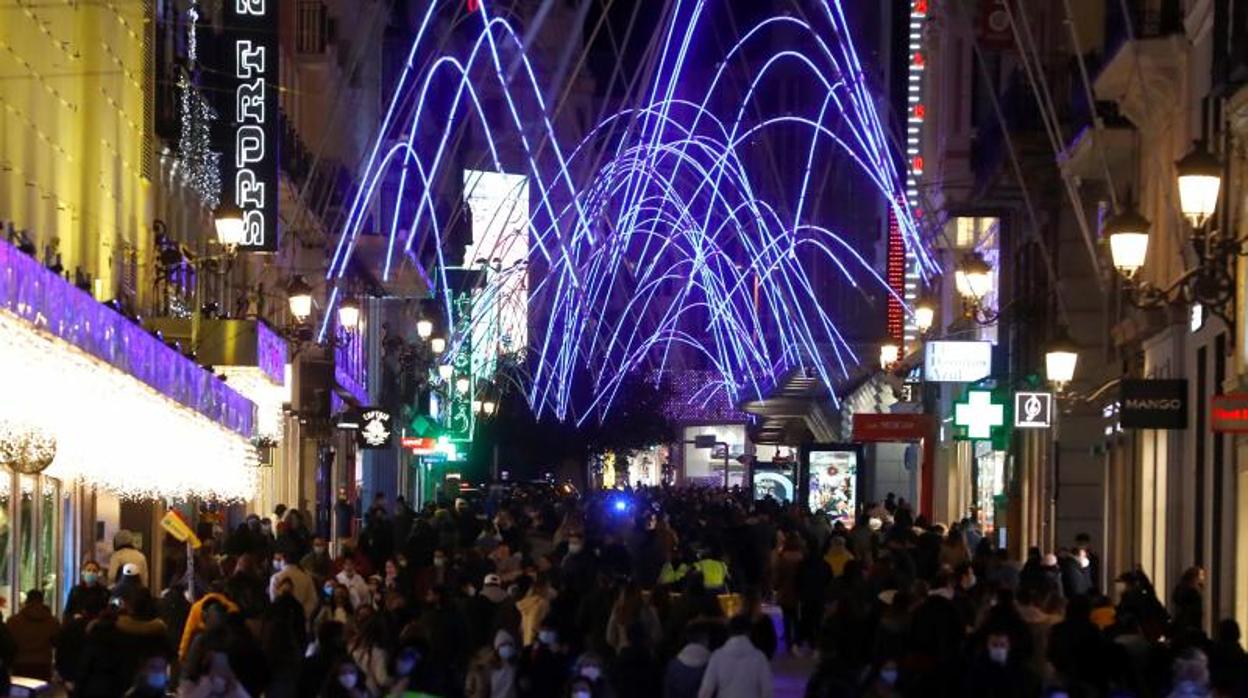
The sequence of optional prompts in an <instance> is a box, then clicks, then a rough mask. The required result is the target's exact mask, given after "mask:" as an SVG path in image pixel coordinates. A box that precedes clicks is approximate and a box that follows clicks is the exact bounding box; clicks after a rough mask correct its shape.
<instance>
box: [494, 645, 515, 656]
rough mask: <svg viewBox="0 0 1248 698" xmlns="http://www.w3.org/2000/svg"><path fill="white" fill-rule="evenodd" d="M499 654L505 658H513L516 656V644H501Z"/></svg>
mask: <svg viewBox="0 0 1248 698" xmlns="http://www.w3.org/2000/svg"><path fill="white" fill-rule="evenodd" d="M498 656H500V657H502V658H503V659H511V658H512V657H514V656H516V647H515V645H499V647H498Z"/></svg>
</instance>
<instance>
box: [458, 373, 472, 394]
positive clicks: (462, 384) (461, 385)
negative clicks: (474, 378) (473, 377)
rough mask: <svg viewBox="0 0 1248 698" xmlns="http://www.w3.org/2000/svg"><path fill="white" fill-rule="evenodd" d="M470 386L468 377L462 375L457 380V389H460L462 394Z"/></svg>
mask: <svg viewBox="0 0 1248 698" xmlns="http://www.w3.org/2000/svg"><path fill="white" fill-rule="evenodd" d="M468 388H469V382H468V379H467V378H466V377H464V376H460V377H459V379H458V380H456V381H455V390H457V391H459V392H460V393H461V394H463V393H466V392H468Z"/></svg>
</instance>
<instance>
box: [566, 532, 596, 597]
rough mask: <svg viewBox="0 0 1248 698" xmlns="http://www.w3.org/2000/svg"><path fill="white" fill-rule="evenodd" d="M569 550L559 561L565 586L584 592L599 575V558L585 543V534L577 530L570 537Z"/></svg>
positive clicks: (579, 592) (592, 584)
mask: <svg viewBox="0 0 1248 698" xmlns="http://www.w3.org/2000/svg"><path fill="white" fill-rule="evenodd" d="M567 548H568V551H567V553H566V554H565V555H564V556H563V560H562V561H561V562H560V563H559V577H560V579H562V580H563V587H564V588H566V589H572V590H574V591H575V592H576V593H578V594H584V593H585V592H587V591H589V589H590V588H591V587H593V586H594V580H595V579H596V578H597V576H598V559H597V558H596V557H595V556H594V552H593V551H592V550H590V549H589V547H588V546H587V545H586V543H585V534H584V533H583V532H581V531H575V532H573V533H572V534H571V535H570V536H569V537H568V545H567Z"/></svg>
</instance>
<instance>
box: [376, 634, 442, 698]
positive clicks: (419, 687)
mask: <svg viewBox="0 0 1248 698" xmlns="http://www.w3.org/2000/svg"><path fill="white" fill-rule="evenodd" d="M427 656H428V652H427V651H426V650H425V648H424V647H423V646H422V645H421V643H415V644H412V645H409V646H407V647H404V648H403V649H401V650H399V651H398V653H397V654H395V656H394V661H393V663H392V664H391V667H390V674H391V676H392V677H393V681H392V682H391V684H390V690H389V691H387V692H386V695H387V696H390V697H393V698H398V697H399V696H404V695H409V694H412V693H416V694H421V693H428V694H430V695H437V694H438V693H440V689H439V687H438V685H437V682H436V681H435V680H434V674H433V672H431V671H430V670H429V662H428V661H427V659H426V658H427Z"/></svg>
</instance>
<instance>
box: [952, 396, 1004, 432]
mask: <svg viewBox="0 0 1248 698" xmlns="http://www.w3.org/2000/svg"><path fill="white" fill-rule="evenodd" d="M953 423H954V424H956V425H958V426H960V427H966V436H967V438H971V439H990V438H992V429H993V427H999V426H1002V425H1004V424H1005V405H1002V404H1000V403H996V402H993V401H992V391H989V390H970V391H967V393H966V402H956V403H954V405H953Z"/></svg>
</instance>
